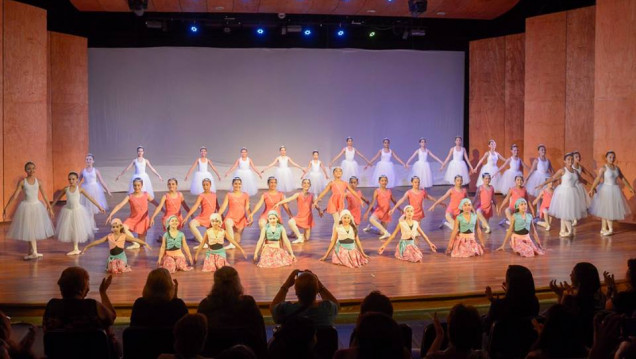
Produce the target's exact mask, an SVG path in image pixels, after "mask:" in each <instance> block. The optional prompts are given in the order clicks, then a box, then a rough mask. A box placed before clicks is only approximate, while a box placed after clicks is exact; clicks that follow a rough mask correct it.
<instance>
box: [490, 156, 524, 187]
mask: <svg viewBox="0 0 636 359" xmlns="http://www.w3.org/2000/svg"><path fill="white" fill-rule="evenodd" d="M520 166H521V158H519V157H517V158H513V157H510V168H508V169H507V170H506V171H505V172H504V173H503V175H502V176H501V178H500V179H499V187H495V189H496V190H497V192H500V193H508V190H510V188H512V187H514V186H515V185H516V184H515V177H517V176H523V172H521V170H519V168H520Z"/></svg>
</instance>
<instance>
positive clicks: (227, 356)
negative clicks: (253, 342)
mask: <svg viewBox="0 0 636 359" xmlns="http://www.w3.org/2000/svg"><path fill="white" fill-rule="evenodd" d="M215 358H216V359H257V356H256V354H254V351H253V350H252V349H251V348H250V347H248V346H247V345H243V344H238V345H235V346H233V347H231V348H229V349H226V350H224V351H222V352H221V353H219V355H217V356H216V357H215Z"/></svg>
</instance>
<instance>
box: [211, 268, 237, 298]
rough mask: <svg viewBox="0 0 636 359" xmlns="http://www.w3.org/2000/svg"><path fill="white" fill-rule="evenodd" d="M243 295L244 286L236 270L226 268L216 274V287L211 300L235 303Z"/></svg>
mask: <svg viewBox="0 0 636 359" xmlns="http://www.w3.org/2000/svg"><path fill="white" fill-rule="evenodd" d="M241 295H243V286H242V285H241V279H240V278H239V275H238V272H237V271H236V269H234V268H232V267H229V266H225V267H221V268H220V269H218V270H217V271H216V272H214V285H212V291H210V294H209V295H208V297H209V298H211V299H215V300H217V301H220V302H234V301H236V300H238V299H239V297H240V296H241Z"/></svg>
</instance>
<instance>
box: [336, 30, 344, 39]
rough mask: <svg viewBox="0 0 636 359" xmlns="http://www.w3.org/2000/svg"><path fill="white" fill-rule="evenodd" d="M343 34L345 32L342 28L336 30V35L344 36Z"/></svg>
mask: <svg viewBox="0 0 636 359" xmlns="http://www.w3.org/2000/svg"><path fill="white" fill-rule="evenodd" d="M344 34H345V32H344V30H338V31H337V32H336V35H337V36H338V37H343V36H344Z"/></svg>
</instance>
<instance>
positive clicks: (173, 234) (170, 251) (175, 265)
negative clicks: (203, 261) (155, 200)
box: [157, 207, 194, 273]
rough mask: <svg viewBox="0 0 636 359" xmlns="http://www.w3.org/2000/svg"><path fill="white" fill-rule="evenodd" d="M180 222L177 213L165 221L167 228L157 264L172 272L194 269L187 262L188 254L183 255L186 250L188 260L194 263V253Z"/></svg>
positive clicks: (162, 239)
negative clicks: (181, 229)
mask: <svg viewBox="0 0 636 359" xmlns="http://www.w3.org/2000/svg"><path fill="white" fill-rule="evenodd" d="M158 208H160V207H158ZM179 224H180V222H179V218H177V216H175V215H171V216H170V217H168V218H166V220H165V221H164V223H163V225H164V227H165V228H167V230H166V232H165V233H164V234H163V236H162V237H161V248H160V249H159V257H158V258H157V266H159V267H161V268H165V269H167V270H168V271H169V272H170V273H174V272H176V271H184V272H187V271H191V270H192V267H191V266H189V265H188V262H186V256H184V255H183V252H184V251H185V254H186V255H187V256H188V261H189V262H190V263H194V262H193V261H192V254H190V248H189V247H188V243H187V242H186V237H185V234H183V232H181V231H180V230H179Z"/></svg>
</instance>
